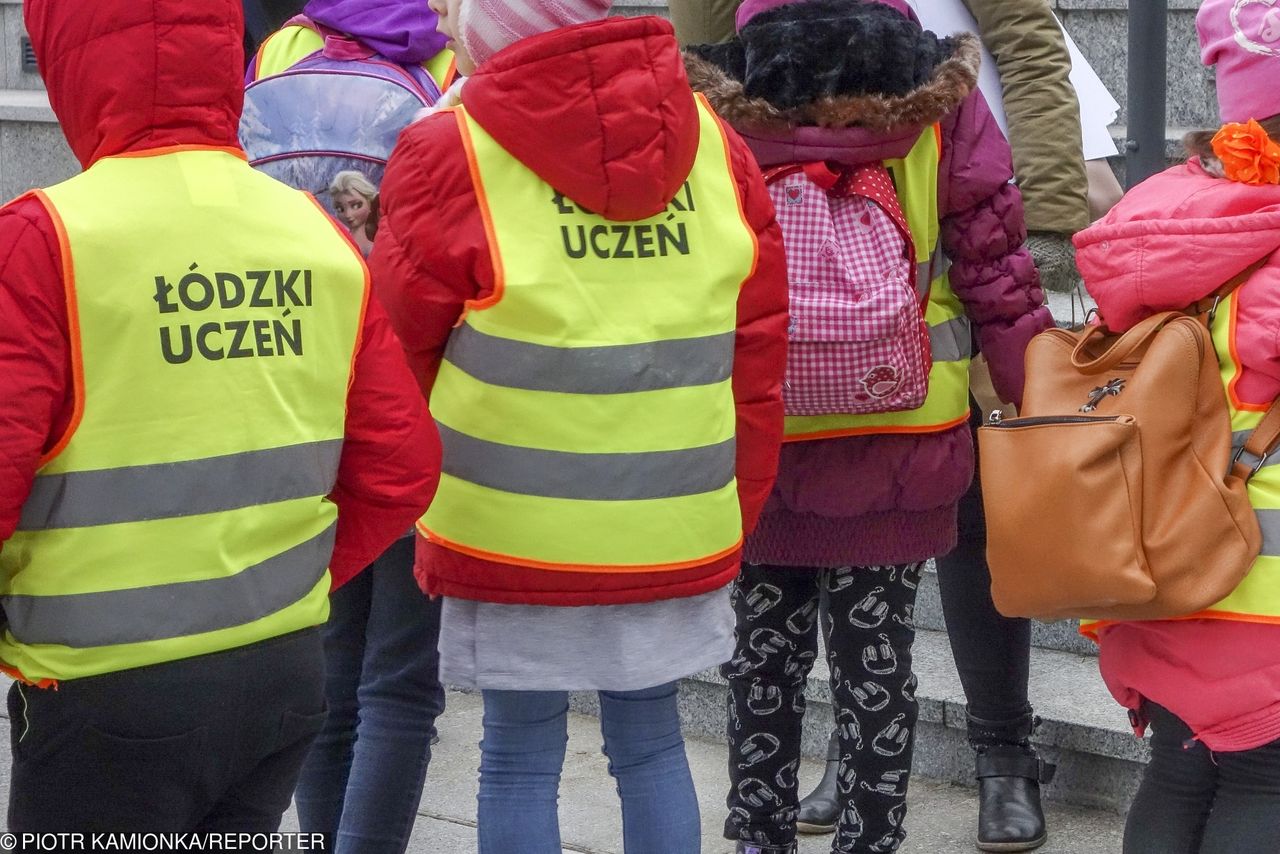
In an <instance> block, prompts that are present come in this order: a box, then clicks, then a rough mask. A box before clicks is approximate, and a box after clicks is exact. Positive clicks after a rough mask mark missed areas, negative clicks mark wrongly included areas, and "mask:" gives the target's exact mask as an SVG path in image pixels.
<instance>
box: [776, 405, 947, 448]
mask: <svg viewBox="0 0 1280 854" xmlns="http://www.w3.org/2000/svg"><path fill="white" fill-rule="evenodd" d="M968 421H969V413H968V412H966V413H965V414H964V415H962V416H960V417H959V418H957V419H955V420H954V421H948V422H946V423H945V424H929V425H923V426H912V425H900V426H893V425H890V426H878V427H849V428H845V429H837V430H819V431H818V432H816V433H798V434H794V435H791V436H784V437H783V438H782V441H783V442H784V443H786V442H809V441H812V440H814V439H839V438H842V437H844V436H874V435H877V434H881V433H895V434H912V433H919V434H923V433H941V432H943V431H944V430H950V429H952V428H953V427H959V426H960V425H961V424H965V423H968Z"/></svg>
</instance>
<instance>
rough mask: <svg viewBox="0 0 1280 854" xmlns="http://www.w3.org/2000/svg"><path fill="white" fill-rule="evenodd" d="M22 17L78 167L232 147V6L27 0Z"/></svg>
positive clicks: (236, 20) (188, 0)
mask: <svg viewBox="0 0 1280 854" xmlns="http://www.w3.org/2000/svg"><path fill="white" fill-rule="evenodd" d="M23 12H24V15H25V17H26V22H27V31H28V32H29V33H30V34H31V41H32V44H33V45H34V47H35V51H36V57H37V58H38V60H39V63H40V73H41V75H42V76H43V77H44V81H45V85H46V87H47V88H48V90H49V102H50V103H51V104H52V105H53V111H54V112H55V113H56V114H57V116H58V121H59V122H60V123H61V124H62V131H63V133H64V134H66V137H67V141H68V142H69V143H70V144H71V150H72V151H74V152H75V155H76V157H77V158H79V160H80V162H81V164H82V165H84V166H86V167H87V166H89V164H91V163H93V162H94V161H95V160H97V159H98V158H100V157H107V156H111V155H115V154H121V153H123V152H126V151H137V150H141V149H148V148H160V147H163V146H169V145H216V146H237V145H238V143H237V141H236V130H237V126H238V124H239V121H240V107H241V103H242V101H243V99H244V83H243V80H242V79H241V75H242V74H243V69H244V47H243V34H242V33H243V30H244V13H243V11H242V8H241V5H240V0H198V2H193V0H147V2H139V0H92V2H85V0H26V2H25V3H24V4H23Z"/></svg>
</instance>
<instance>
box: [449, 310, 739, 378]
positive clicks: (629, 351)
mask: <svg viewBox="0 0 1280 854" xmlns="http://www.w3.org/2000/svg"><path fill="white" fill-rule="evenodd" d="M733 345H734V333H733V332H724V333H721V334H719V335H708V336H705V337H702V338H681V339H676V340H671V341H654V342H652V343H648V344H622V345H615V346H609V347H548V346H545V345H543V344H530V343H528V342H525V341H513V340H511V339H509V338H498V337H495V336H493V335H488V334H486V333H484V332H480V331H479V330H477V329H475V328H473V327H471V326H469V325H467V324H463V325H462V326H460V327H458V328H457V329H455V330H454V331H453V335H451V336H450V338H449V345H448V347H447V348H446V349H445V353H444V357H445V358H446V359H447V360H449V362H450V363H452V364H453V365H454V366H455V367H457V368H458V369H460V370H462V371H464V372H466V373H468V374H470V375H471V376H473V377H475V378H476V379H478V380H480V381H481V382H486V383H489V384H490V385H498V386H505V387H507V388H520V389H529V390H531V391H556V392H564V393H566V394H625V393H628V392H636V391H655V390H657V389H664V388H684V387H687V386H699V385H710V384H712V383H718V382H723V381H724V380H727V379H728V378H729V376H730V374H731V373H732V370H733Z"/></svg>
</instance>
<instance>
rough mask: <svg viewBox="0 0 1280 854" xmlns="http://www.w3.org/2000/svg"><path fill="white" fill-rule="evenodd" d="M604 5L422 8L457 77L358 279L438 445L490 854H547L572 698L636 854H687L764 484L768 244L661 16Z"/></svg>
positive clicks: (776, 432)
mask: <svg viewBox="0 0 1280 854" xmlns="http://www.w3.org/2000/svg"><path fill="white" fill-rule="evenodd" d="M609 5H610V4H609V2H608V0H561V1H560V2H556V3H523V2H517V0H461V2H458V0H449V2H445V0H432V8H434V9H435V10H436V11H437V12H439V13H440V14H441V16H442V18H441V24H442V28H443V29H444V30H445V31H446V32H448V33H449V34H450V36H451V38H452V39H453V40H454V43H455V47H456V48H457V49H458V63H459V68H460V70H461V71H463V73H468V72H473V73H470V74H469V76H468V77H467V78H466V82H465V84H464V85H463V86H462V88H461V90H460V93H459V94H460V103H459V105H458V106H456V107H452V108H449V109H446V110H444V111H442V112H438V113H436V114H435V115H432V116H430V117H428V118H426V119H424V120H422V121H420V122H418V123H416V124H415V125H413V126H411V127H410V128H409V129H408V130H406V131H405V133H404V134H403V135H402V136H401V138H400V143H399V145H398V147H397V149H396V152H395V154H394V155H393V156H392V158H391V163H390V165H389V166H388V169H387V175H386V179H385V181H384V182H383V184H382V199H383V219H382V222H381V225H380V227H379V232H378V241H377V243H376V245H375V247H374V250H373V255H372V256H371V258H370V265H371V268H372V270H373V276H374V281H375V282H376V283H377V284H376V286H375V287H376V288H377V289H378V294H379V296H380V297H381V298H382V300H383V302H384V303H385V304H386V305H387V306H388V310H389V312H390V313H391V314H392V315H393V316H394V317H395V320H394V321H393V323H394V324H395V325H396V326H397V329H398V331H399V333H400V337H401V340H402V341H403V342H404V346H405V350H406V352H407V354H408V356H409V361H410V365H411V367H412V368H413V370H414V372H415V374H416V375H417V376H418V378H419V381H420V382H421V383H422V386H423V390H424V392H425V393H427V394H429V395H430V397H431V400H432V401H433V402H434V404H433V405H434V406H436V407H437V408H438V411H436V410H433V414H434V415H436V416H437V418H438V423H439V425H440V428H441V430H442V431H443V432H444V434H445V435H446V436H447V437H448V438H447V443H448V449H447V450H446V452H445V455H446V457H447V458H448V463H446V467H447V469H448V472H449V474H448V475H447V477H446V480H447V484H446V486H445V487H444V489H445V492H444V493H443V494H441V496H440V497H439V499H438V500H437V502H436V506H437V507H438V508H439V511H438V512H429V513H428V514H427V515H426V516H425V517H424V518H423V519H422V521H421V522H420V523H419V526H418V529H419V531H420V532H421V534H422V539H421V540H420V541H419V549H418V567H417V568H418V573H419V579H420V580H421V581H422V583H423V584H424V586H425V587H426V589H427V590H428V591H429V592H431V593H433V594H437V595H440V596H442V597H443V599H444V617H443V624H442V632H441V640H440V650H441V665H442V675H443V677H444V679H445V681H446V682H449V683H451V684H460V685H467V686H471V687H474V688H478V689H480V690H481V691H482V693H483V697H484V707H485V731H484V739H483V741H482V743H481V760H480V796H479V842H480V851H481V852H482V854H510V853H511V852H521V854H553V852H554V854H559V852H560V850H561V840H560V835H559V829H558V824H557V819H556V799H557V788H558V784H559V776H560V770H561V763H562V761H563V759H564V751H565V727H566V718H565V716H566V713H567V711H568V693H567V692H568V691H570V690H590V691H594V692H597V694H598V696H599V699H600V708H601V727H602V730H603V735H604V750H605V753H606V754H607V755H608V756H609V759H610V765H609V768H610V771H611V773H612V774H613V775H614V776H615V777H616V778H617V781H618V791H619V793H620V795H621V798H622V801H623V836H624V839H625V844H626V847H627V850H629V851H630V850H634V851H653V852H658V851H661V852H664V854H668V853H669V854H693V852H696V851H698V850H699V843H700V837H701V825H700V822H699V819H698V806H697V799H696V797H695V795H694V791H693V786H692V781H691V778H690V774H689V769H688V765H687V761H686V759H685V755H684V745H683V741H682V739H681V736H680V726H679V716H678V714H677V710H676V683H677V680H679V679H680V678H682V677H685V676H688V675H691V674H693V673H695V672H697V671H699V670H702V669H705V668H709V667H713V666H715V665H717V664H719V663H720V662H722V661H724V660H726V659H727V658H728V657H729V655H730V654H731V652H732V647H733V614H732V608H731V607H730V603H729V595H728V591H727V589H726V588H727V586H728V585H729V584H730V582H732V581H733V579H734V577H735V576H736V575H737V573H738V565H739V559H740V554H741V542H742V538H743V534H744V532H746V531H750V530H751V528H752V527H753V526H754V524H755V519H756V517H757V515H758V514H759V511H760V508H761V506H762V504H763V502H764V499H765V496H766V495H767V494H768V491H769V486H770V484H771V482H772V480H773V476H774V473H775V470H776V468H775V467H776V462H777V454H778V444H779V440H780V439H781V432H782V409H781V400H780V386H781V379H782V370H783V363H784V361H785V347H786V337H785V336H786V332H785V330H786V311H787V300H786V274H785V270H784V257H783V251H782V245H781V235H780V234H779V232H778V228H777V225H776V224H775V222H774V217H773V210H772V206H771V205H770V203H769V198H768V194H767V191H766V189H765V187H764V184H763V182H762V180H761V176H760V173H759V170H758V169H757V168H756V167H755V166H754V165H753V164H752V163H751V159H750V154H749V153H748V152H747V150H746V148H745V147H744V146H743V145H742V143H741V141H740V140H739V139H738V138H737V137H736V135H734V134H733V133H732V132H731V131H729V130H728V129H727V128H726V127H724V126H723V125H722V124H721V123H720V121H719V120H718V119H717V118H716V117H715V115H714V114H713V113H712V112H711V110H710V108H708V107H707V106H706V105H705V103H702V102H700V101H699V99H697V98H696V97H695V96H694V93H693V92H692V91H691V90H690V88H689V84H688V80H687V78H686V76H685V72H684V68H683V64H682V63H681V60H680V52H679V48H678V46H677V44H676V41H675V38H674V35H673V33H672V30H671V26H670V24H668V23H667V22H665V21H663V20H660V19H658V18H655V17H641V18H622V17H615V18H607V17H606V16H607V13H608V10H609Z"/></svg>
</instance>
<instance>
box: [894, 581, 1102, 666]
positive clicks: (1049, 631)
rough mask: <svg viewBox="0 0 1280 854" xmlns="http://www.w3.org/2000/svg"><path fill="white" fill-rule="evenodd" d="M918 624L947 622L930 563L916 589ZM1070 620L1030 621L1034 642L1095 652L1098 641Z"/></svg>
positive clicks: (940, 626) (931, 626)
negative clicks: (1079, 629) (1080, 631)
mask: <svg viewBox="0 0 1280 854" xmlns="http://www.w3.org/2000/svg"><path fill="white" fill-rule="evenodd" d="M915 619H916V627H917V628H920V629H928V630H929V631H936V632H945V631H946V630H947V625H946V622H945V621H944V619H943V614H942V597H941V594H940V592H939V589H938V573H937V571H936V569H935V568H934V566H933V564H932V563H930V564H929V565H928V566H927V567H926V568H925V571H924V573H923V574H922V575H921V576H920V589H919V590H918V591H917V593H916V610H915ZM1076 626H1077V624H1076V623H1075V622H1073V621H1071V620H1061V621H1059V622H1056V623H1037V622H1035V621H1032V623H1031V645H1032V646H1033V647H1039V648H1040V649H1049V650H1056V651H1058V652H1070V653H1075V654H1076V655H1085V656H1096V655H1097V654H1098V650H1097V645H1096V644H1095V643H1093V641H1091V640H1088V639H1087V638H1084V637H1082V636H1081V635H1080V633H1079V632H1078V631H1076Z"/></svg>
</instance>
